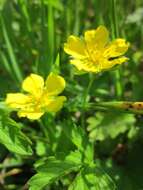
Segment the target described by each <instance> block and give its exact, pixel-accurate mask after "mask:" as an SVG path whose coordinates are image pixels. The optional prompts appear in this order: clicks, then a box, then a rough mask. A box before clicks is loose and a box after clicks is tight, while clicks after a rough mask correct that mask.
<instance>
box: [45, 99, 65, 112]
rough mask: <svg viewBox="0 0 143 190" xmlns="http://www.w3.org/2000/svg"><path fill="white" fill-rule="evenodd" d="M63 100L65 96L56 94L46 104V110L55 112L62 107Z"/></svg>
mask: <svg viewBox="0 0 143 190" xmlns="http://www.w3.org/2000/svg"><path fill="white" fill-rule="evenodd" d="M64 101H66V97H65V96H58V97H56V98H55V99H53V100H52V101H51V102H50V103H49V104H48V106H47V108H46V110H47V111H48V112H57V111H59V110H60V109H61V108H62V107H63V103H64Z"/></svg>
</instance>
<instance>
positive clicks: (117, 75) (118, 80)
mask: <svg viewBox="0 0 143 190" xmlns="http://www.w3.org/2000/svg"><path fill="white" fill-rule="evenodd" d="M110 5H111V14H110V20H111V28H112V38H113V39H115V38H117V37H118V36H119V30H118V19H117V2H116V0H110ZM120 70H121V69H119V70H116V71H114V78H115V92H116V96H117V99H120V98H121V97H122V96H123V90H122V83H121V72H120Z"/></svg>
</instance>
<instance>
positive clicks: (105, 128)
mask: <svg viewBox="0 0 143 190" xmlns="http://www.w3.org/2000/svg"><path fill="white" fill-rule="evenodd" d="M87 122H88V123H89V125H88V131H89V132H90V134H89V136H90V138H91V139H92V140H101V141H102V140H105V139H106V138H108V137H110V138H112V139H114V138H116V137H117V136H118V135H119V134H121V133H124V132H126V131H128V130H130V128H131V127H132V126H133V124H134V122H135V117H134V116H133V115H131V114H124V113H118V114H117V113H106V114H104V113H97V114H96V116H95V117H90V118H88V120H87Z"/></svg>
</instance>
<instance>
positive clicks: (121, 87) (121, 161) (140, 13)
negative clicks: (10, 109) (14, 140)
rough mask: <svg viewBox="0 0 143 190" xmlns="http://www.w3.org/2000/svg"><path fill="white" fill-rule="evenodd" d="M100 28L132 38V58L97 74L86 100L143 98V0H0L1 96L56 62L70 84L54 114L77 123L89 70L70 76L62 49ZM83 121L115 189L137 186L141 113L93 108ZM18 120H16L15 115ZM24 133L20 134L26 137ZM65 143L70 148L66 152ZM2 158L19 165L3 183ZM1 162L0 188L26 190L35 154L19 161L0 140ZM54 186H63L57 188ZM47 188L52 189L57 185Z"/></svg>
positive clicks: (142, 170) (142, 156)
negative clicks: (16, 172)
mask: <svg viewBox="0 0 143 190" xmlns="http://www.w3.org/2000/svg"><path fill="white" fill-rule="evenodd" d="M99 25H105V26H106V27H107V28H108V30H109V31H110V38H111V39H113V38H114V37H115V35H116V36H118V37H122V38H125V39H126V40H127V41H129V42H130V48H129V51H128V53H127V56H128V57H129V61H128V63H125V64H124V65H122V66H121V67H120V68H119V69H118V68H117V69H118V71H117V70H116V71H115V70H112V71H108V72H104V73H101V74H98V75H97V76H96V79H95V81H94V84H93V85H92V88H91V90H90V93H89V96H88V98H89V100H91V101H111V100H117V99H119V100H127V101H142V100H143V1H142V0H100V1H99V0H74V1H73V0H0V98H1V100H3V99H4V98H5V96H6V93H8V92H16V91H18V90H19V89H20V84H21V81H22V80H23V78H24V77H25V76H27V75H28V74H30V73H32V72H34V73H38V74H41V75H42V76H44V77H46V76H47V75H48V73H49V72H50V70H51V69H52V68H53V66H54V65H55V63H57V62H58V59H59V61H60V66H57V67H58V70H59V72H60V74H61V75H62V76H64V77H65V79H66V81H67V88H66V90H65V94H66V95H67V97H68V99H69V101H68V102H67V104H66V106H65V108H64V109H63V111H62V112H61V114H59V115H58V118H59V119H60V118H62V117H65V115H66V117H67V118H68V116H69V115H71V114H72V117H73V118H74V120H75V122H76V123H80V119H79V117H80V111H79V110H78V107H80V104H81V97H82V96H83V93H84V91H85V89H86V87H87V84H88V80H89V75H88V74H85V75H80V76H78V75H75V74H74V68H73V67H72V66H71V65H70V64H69V63H68V62H69V57H68V56H67V55H66V54H65V53H64V51H63V44H64V42H66V40H67V37H68V36H69V35H70V34H75V35H78V36H81V35H82V34H83V33H84V31H85V30H87V29H95V28H96V27H98V26H99ZM115 25H116V26H115ZM116 29H117V31H116ZM57 65H58V64H57ZM55 67H56V66H55ZM14 117H15V116H14ZM86 119H87V131H88V133H89V137H90V138H91V140H92V141H94V142H95V154H96V156H97V158H98V160H97V164H103V167H104V168H105V170H107V171H108V172H109V173H110V174H111V176H112V177H113V178H114V179H115V181H116V183H117V185H118V189H120V190H142V189H143V182H142V180H143V162H142V160H143V151H142V147H143V136H142V135H143V117H142V116H136V115H133V114H130V115H129V114H121V113H118V114H114V113H106V114H105V113H100V112H97V113H96V114H95V111H94V110H90V111H88V112H87V113H86ZM16 120H17V121H18V122H21V120H18V118H16ZM24 125H27V126H28V127H31V126H32V125H34V124H32V123H28V122H27V120H26V121H24ZM36 125H37V124H36ZM28 130H29V131H30V129H28ZM28 130H27V131H28ZM27 131H26V132H25V133H27V134H28V133H29V131H28V132H27ZM31 134H33V133H31ZM60 141H61V140H58V142H60ZM38 146H39V145H38ZM68 148H69V147H68V145H67V147H65V150H66V149H68ZM59 149H60V148H59ZM7 159H11V160H12V163H15V162H16V168H18V169H19V168H20V169H21V170H22V173H21V174H20V175H18V177H19V178H18V179H19V180H17V179H16V177H8V179H7V178H6V186H5V181H3V180H1V175H2V172H3V170H7V169H5V167H4V161H5V160H7ZM13 159H14V160H16V161H13ZM0 161H1V164H0V168H1V171H0V184H2V187H0V189H1V190H3V189H6V190H9V189H20V188H22V189H23V190H24V188H25V189H26V188H27V187H24V184H25V183H26V181H27V178H28V177H30V176H31V175H32V174H33V171H32V172H31V173H30V172H29V170H28V169H25V168H26V167H27V165H28V167H29V166H30V167H31V168H32V163H33V161H34V158H31V159H30V161H29V160H28V159H26V160H25V159H21V158H20V157H18V156H17V155H13V154H11V153H9V152H8V151H7V150H6V149H5V148H4V147H3V146H2V145H1V147H0ZM102 161H104V162H103V163H102ZM29 162H30V163H29ZM25 164H26V167H25ZM19 165H20V167H18V166H19ZM24 167H25V168H24ZM11 168H12V169H14V168H15V165H14V164H13V165H12V166H11V165H10V169H11ZM23 168H24V169H23ZM8 171H9V167H8ZM10 171H11V170H10ZM27 172H29V176H28V177H27ZM10 176H13V174H11V175H10ZM7 184H9V186H8V185H7ZM57 188H58V189H60V188H61V189H64V187H60V186H58V187H57ZM51 189H56V186H55V187H51ZM65 189H66V187H65Z"/></svg>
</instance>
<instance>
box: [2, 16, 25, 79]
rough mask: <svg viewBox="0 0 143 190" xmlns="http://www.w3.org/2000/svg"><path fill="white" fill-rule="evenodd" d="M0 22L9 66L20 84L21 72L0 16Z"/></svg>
mask: <svg viewBox="0 0 143 190" xmlns="http://www.w3.org/2000/svg"><path fill="white" fill-rule="evenodd" d="M0 21H1V26H2V32H3V36H4V40H5V43H6V46H7V51H8V55H9V58H10V60H11V63H12V65H11V66H12V69H13V71H14V74H15V76H16V78H17V80H18V81H19V82H21V81H22V78H23V77H22V72H21V70H20V67H19V65H18V62H17V60H16V56H15V54H14V51H13V47H12V44H11V42H10V39H9V37H8V33H7V30H6V26H5V23H4V20H3V18H2V15H1V16H0Z"/></svg>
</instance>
